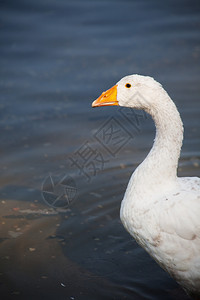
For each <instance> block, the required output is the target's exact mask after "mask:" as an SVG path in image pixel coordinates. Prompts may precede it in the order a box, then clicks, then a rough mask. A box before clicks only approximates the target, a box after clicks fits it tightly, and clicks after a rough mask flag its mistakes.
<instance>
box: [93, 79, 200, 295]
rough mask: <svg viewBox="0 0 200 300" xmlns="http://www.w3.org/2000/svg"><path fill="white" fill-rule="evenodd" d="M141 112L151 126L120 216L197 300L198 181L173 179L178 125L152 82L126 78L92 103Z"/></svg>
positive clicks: (199, 264) (168, 102) (168, 103)
mask: <svg viewBox="0 0 200 300" xmlns="http://www.w3.org/2000/svg"><path fill="white" fill-rule="evenodd" d="M108 105H120V106H127V107H131V108H135V109H143V110H145V111H146V112H147V113H149V114H150V115H151V116H152V118H153V120H154V121H155V125H156V138H155V141H154V144H153V147H152V149H151V151H150V153H149V154H148V156H147V157H146V159H145V160H144V161H143V162H142V163H141V164H140V165H139V167H138V168H137V169H136V170H135V172H134V173H133V174H132V176H131V178H130V181H129V184H128V187H127V190H126V193H125V195H124V199H123V201H122V204H121V210H120V217H121V220H122V223H123V225H124V226H125V228H126V229H127V230H128V232H129V233H130V234H131V235H132V236H133V237H134V238H135V239H136V241H137V242H138V243H139V244H140V245H141V246H142V247H143V248H144V249H145V250H146V251H147V252H148V253H149V254H150V255H151V256H152V257H153V258H154V259H155V260H156V261H157V263H158V264H159V265H160V266H161V267H162V268H164V269H165V270H166V271H167V272H168V273H169V274H170V275H171V276H172V277H173V278H174V279H175V280H176V281H177V282H178V283H179V284H180V285H181V286H182V287H183V288H184V290H185V291H186V292H187V293H188V294H189V295H190V296H192V297H193V298H194V299H200V178H198V177H182V178H178V177H177V165H178V159H179V155H180V150H181V146H182V140H183V125H182V121H181V118H180V115H179V113H178V111H177V108H176V106H175V104H174V103H173V101H172V100H171V98H170V97H169V95H168V94H167V92H166V91H165V90H164V89H163V88H162V86H161V85H160V84H159V83H158V82H156V81H155V80H154V79H153V78H151V77H147V76H140V75H130V76H126V77H124V78H122V79H121V80H120V81H119V82H118V83H117V84H116V85H115V86H113V87H112V88H111V89H109V90H108V91H106V92H103V93H102V95H101V96H100V97H99V98H98V99H97V100H95V101H94V102H93V103H92V106H93V107H96V106H108Z"/></svg>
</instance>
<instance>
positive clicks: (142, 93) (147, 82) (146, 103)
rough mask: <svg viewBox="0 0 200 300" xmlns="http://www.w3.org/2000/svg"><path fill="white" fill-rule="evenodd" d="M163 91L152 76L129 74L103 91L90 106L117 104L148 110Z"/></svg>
mask: <svg viewBox="0 0 200 300" xmlns="http://www.w3.org/2000/svg"><path fill="white" fill-rule="evenodd" d="M163 91H164V89H163V88H162V86H161V85H160V84H159V83H158V82H157V81H155V80H154V79H153V78H152V77H149V76H141V75H129V76H125V77H123V78H122V79H121V80H120V81H119V82H117V83H116V84H115V85H114V86H113V87H112V88H110V89H109V90H107V91H105V92H103V93H102V94H101V95H100V97H99V98H97V99H96V100H95V101H94V102H93V103H92V107H98V106H112V105H119V106H125V107H131V108H135V109H144V110H146V111H149V110H151V109H152V108H153V107H154V106H157V105H158V99H159V98H160V95H161V94H162V93H163Z"/></svg>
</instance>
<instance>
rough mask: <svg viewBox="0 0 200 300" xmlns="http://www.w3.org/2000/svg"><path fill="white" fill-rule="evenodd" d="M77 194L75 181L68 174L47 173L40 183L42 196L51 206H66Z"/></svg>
mask: <svg viewBox="0 0 200 300" xmlns="http://www.w3.org/2000/svg"><path fill="white" fill-rule="evenodd" d="M76 195H77V187H76V183H75V181H74V180H73V178H72V177H70V176H68V175H64V176H63V175H54V176H52V175H51V174H50V175H48V176H47V177H46V178H45V180H44V182H43V183H42V197H43V200H44V201H45V203H46V204H48V205H49V206H51V207H53V208H66V207H68V206H69V205H70V204H71V203H72V202H73V200H74V199H75V197H76Z"/></svg>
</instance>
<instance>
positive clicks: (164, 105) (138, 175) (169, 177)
mask: <svg viewBox="0 0 200 300" xmlns="http://www.w3.org/2000/svg"><path fill="white" fill-rule="evenodd" d="M157 96H158V95H157ZM145 110H146V111H147V112H148V113H149V114H150V115H151V116H152V118H153V120H154V122H155V125H156V137H155V141H154V144H153V147H152V149H151V151H150V152H149V154H148V155H147V157H146V159H145V160H144V161H143V162H142V163H141V164H140V165H139V167H138V168H137V169H136V171H135V172H134V173H133V175H132V177H131V179H130V182H129V187H128V189H127V192H131V193H132V194H135V195H138V193H139V194H142V193H143V192H144V190H146V192H147V191H152V193H154V192H155V190H156V189H159V188H162V187H163V188H165V186H166V187H167V185H168V184H170V183H172V184H173V182H175V181H176V178H177V166H178V159H179V156H180V150H181V146H182V140H183V124H182V121H181V118H180V115H179V112H178V111H177V108H176V106H175V104H174V103H173V101H172V100H171V99H170V97H169V96H168V94H167V93H166V92H163V93H161V95H160V98H159V99H158V101H157V102H156V105H154V106H153V107H151V109H148V108H146V109H145ZM128 190H129V191H128Z"/></svg>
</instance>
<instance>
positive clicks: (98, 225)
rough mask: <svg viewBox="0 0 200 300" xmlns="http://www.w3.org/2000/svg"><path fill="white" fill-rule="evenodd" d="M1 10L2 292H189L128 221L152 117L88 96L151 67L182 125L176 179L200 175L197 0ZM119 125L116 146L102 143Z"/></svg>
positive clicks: (117, 295)
mask: <svg viewBox="0 0 200 300" xmlns="http://www.w3.org/2000/svg"><path fill="white" fill-rule="evenodd" d="M0 6H1V10H0V11H1V13H0V20H1V22H0V24H1V27H0V38H1V44H0V54H1V55H0V64H1V68H0V73H1V83H0V84H1V102H0V114H1V118H0V126H1V149H0V151H1V161H0V169H1V190H0V193H1V202H0V207H1V209H0V218H1V220H0V222H1V229H0V259H1V264H0V282H1V285H0V292H1V295H3V296H4V297H3V296H2V297H3V298H4V299H27V298H28V299H56V298H57V299H81V300H82V299H140V300H141V299H158V300H159V299H166V300H172V299H188V297H187V296H186V295H185V294H184V292H183V291H182V290H181V288H180V287H179V286H178V285H177V284H176V282H175V281H174V280H173V279H171V278H170V277H169V276H168V275H167V274H166V273H165V272H164V271H163V270H162V269H161V268H160V267H159V266H157V264H156V263H155V262H154V261H153V260H152V259H151V258H150V257H149V256H148V254H146V253H145V251H144V250H143V249H141V248H140V247H139V246H138V245H137V244H136V242H135V241H134V240H133V239H132V238H131V237H130V236H129V234H128V233H127V232H126V231H125V230H124V228H123V227H122V225H121V223H120V220H119V208H120V202H121V200H122V198H123V194H124V192H125V189H126V185H127V182H128V180H129V177H130V175H131V173H132V172H133V170H134V169H135V168H136V167H137V165H138V164H139V163H140V162H141V161H142V160H143V159H144V158H145V156H146V155H147V153H148V151H149V149H150V147H151V145H152V142H153V139H154V134H155V128H154V125H153V122H152V120H151V119H150V117H148V116H147V115H145V114H143V113H142V112H136V114H135V115H132V118H131V119H130V117H129V114H128V113H129V111H128V110H127V109H126V110H121V109H118V108H111V107H109V108H99V109H92V108H91V102H92V101H93V100H94V99H95V98H96V97H97V96H98V95H99V94H100V93H101V92H102V91H103V90H105V89H107V88H109V87H111V86H112V85H113V84H114V83H115V82H117V81H118V80H119V79H120V78H121V77H123V76H125V75H127V74H133V73H138V74H143V75H150V76H153V77H154V78H155V79H157V80H158V81H159V82H161V83H162V84H163V86H164V87H165V89H166V90H167V91H168V92H169V94H170V95H171V97H172V99H173V100H174V101H175V102H176V104H177V106H178V108H179V111H180V113H181V116H182V119H183V122H184V126H185V140H184V145H183V149H182V156H181V159H180V164H179V175H180V176H195V175H196V176H200V170H199V159H200V152H199V149H200V147H199V146H200V142H199V112H200V101H199V95H200V84H199V79H200V71H199V70H200V68H199V61H200V36H199V29H200V22H199V19H200V18H199V17H200V5H199V2H198V1H190V2H189V1H178V0H177V1H171V0H170V1H166V2H165V3H164V2H161V1H156V0H150V1H147V0H143V1H137V0H134V1H129V0H125V1H124V0H123V1H122V0H118V1H117V0H116V1H114V0H109V1H99V0H95V1H91V0H90V1H89V0H88V1H87V0H84V1H80V0H75V1H60V0H59V1H53V0H48V1H47V0H45V1H42V2H41V1H38V0H36V1H34V2H32V3H30V1H29V3H28V2H27V1H22V0H20V1H17V2H16V1H1V4H0ZM109 126H110V127H109ZM111 127H112V128H114V129H115V130H117V131H118V134H119V137H120V139H118V140H117V141H118V143H117V144H116V143H113V141H112V139H111V140H110V142H107V143H105V140H103V138H102V134H103V130H104V129H105V128H106V129H107V130H108V131H107V132H109V128H111ZM108 138H109V136H108ZM144 188H145V187H144ZM68 204H70V205H68Z"/></svg>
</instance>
